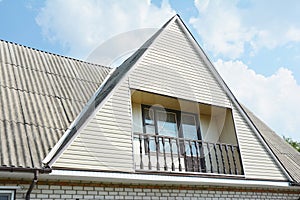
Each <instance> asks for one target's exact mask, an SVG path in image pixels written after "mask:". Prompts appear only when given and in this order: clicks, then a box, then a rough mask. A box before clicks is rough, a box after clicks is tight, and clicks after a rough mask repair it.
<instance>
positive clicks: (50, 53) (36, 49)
mask: <svg viewBox="0 0 300 200" xmlns="http://www.w3.org/2000/svg"><path fill="white" fill-rule="evenodd" d="M0 42H5V43H10V44H12V45H16V46H20V47H22V48H27V49H31V50H33V51H37V52H41V53H45V54H49V55H53V56H58V57H60V58H65V59H70V60H73V61H77V62H81V63H86V64H90V65H93V66H96V67H104V68H107V69H111V67H109V66H105V65H101V64H97V63H92V62H88V61H84V60H80V59H77V58H74V57H71V56H66V55H60V54H58V53H53V52H50V51H46V50H41V49H38V48H35V47H30V46H26V45H23V44H19V43H16V42H12V41H8V40H4V39H1V38H0Z"/></svg>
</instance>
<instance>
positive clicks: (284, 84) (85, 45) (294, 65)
mask: <svg viewBox="0 0 300 200" xmlns="http://www.w3.org/2000/svg"><path fill="white" fill-rule="evenodd" d="M270 3H271V4H272V6H270ZM299 10H300V2H299V1H296V0H287V1H284V2H283V1H280V0H274V1H271V0H270V1H254V0H240V1H239V0H232V1H221V0H212V1H210V0H195V1H192V0H186V1H175V0H169V1H166V0H164V1H161V0H153V1H149V0H145V1H142V0H129V1H117V0H110V1H108V0H103V1H102V0H101V1H100V0H99V1H97V0H86V1H79V0H73V1H70V0H65V1H62V0H61V1H59V0H51V1H50V0H49V1H47V0H45V1H37V0H36V1H34V0H28V1H16V0H0V25H1V29H0V38H1V39H3V40H7V41H12V42H16V43H19V44H23V45H26V46H30V47H34V48H37V49H40V50H44V51H49V52H53V53H57V54H61V55H66V56H70V57H74V58H78V59H83V60H84V59H85V58H86V57H87V56H88V55H89V54H90V53H91V52H92V51H93V49H95V48H96V47H97V46H99V45H100V44H101V43H103V42H105V41H107V40H108V39H110V38H112V37H113V36H116V35H118V34H121V33H123V32H126V31H131V30H135V29H141V28H159V27H160V26H161V25H163V24H164V23H165V22H166V21H167V20H168V19H169V18H170V17H172V16H173V15H174V14H176V13H178V14H179V15H180V16H181V18H182V19H183V21H184V22H185V24H186V25H187V27H188V28H189V29H190V30H191V32H192V34H193V35H194V36H195V38H196V39H197V41H198V43H199V44H200V45H201V46H202V48H203V49H204V50H205V52H206V53H207V54H208V56H209V58H210V59H211V60H212V62H213V63H214V65H215V66H216V68H217V69H218V71H219V73H220V74H221V75H222V77H223V78H224V79H225V81H226V83H227V84H228V85H229V87H230V88H231V90H232V91H233V92H234V94H235V95H236V96H237V97H238V99H239V100H240V101H241V102H242V103H243V104H245V105H246V106H247V107H249V108H250V109H251V110H253V111H254V113H256V114H257V115H258V116H259V117H260V118H261V119H263V121H265V122H266V123H267V124H268V125H269V126H271V127H272V128H273V129H274V130H275V131H276V132H277V133H279V134H280V135H285V136H288V137H292V138H294V139H297V140H298V141H300V128H299V124H300V114H299V113H300V108H299V107H300V106H298V103H299V102H300V20H299V19H300V12H299Z"/></svg>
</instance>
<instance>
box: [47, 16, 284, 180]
mask: <svg viewBox="0 0 300 200" xmlns="http://www.w3.org/2000/svg"><path fill="white" fill-rule="evenodd" d="M167 28H168V29H167V30H163V31H162V32H161V33H160V35H159V36H158V38H157V39H156V40H155V41H154V43H153V44H152V45H151V46H150V48H149V49H148V50H147V51H146V52H145V54H144V55H143V56H142V57H141V59H140V60H139V61H138V62H137V63H136V66H134V67H133V68H132V70H131V71H130V72H129V77H128V78H126V79H123V82H121V83H120V87H119V88H115V89H114V91H113V92H114V93H113V94H112V96H111V97H110V98H109V99H108V100H107V101H106V102H104V105H102V107H101V108H100V109H99V111H98V112H97V114H96V115H95V116H94V117H93V118H92V119H91V120H90V121H89V122H88V124H87V125H86V127H84V129H83V130H81V131H80V134H79V135H78V137H77V138H76V139H75V140H74V141H73V143H72V144H71V145H70V146H69V148H68V149H67V150H66V151H65V152H64V153H63V154H62V156H61V157H60V158H59V159H58V161H57V162H56V163H55V164H54V165H53V167H71V168H84V169H94V170H112V171H124V172H132V171H133V166H134V164H133V163H134V161H133V143H132V127H133V126H132V114H131V98H130V89H137V90H142V91H145V92H150V93H154V94H160V95H166V96H171V97H177V98H180V99H185V100H189V101H193V102H200V103H205V104H210V105H217V106H221V107H227V108H232V109H233V110H232V111H233V118H234V122H235V127H236V132H237V138H238V141H239V146H240V149H241V157H242V161H243V167H244V172H245V176H246V178H253V179H256V178H257V179H271V180H286V178H285V176H284V175H283V174H282V172H281V170H280V168H279V166H277V165H276V163H275V161H274V160H273V158H272V157H271V155H270V154H269V153H268V151H267V150H266V149H265V147H264V146H263V144H262V143H261V142H260V141H259V139H258V138H257V136H256V134H255V133H254V132H253V130H251V128H250V127H249V125H248V124H247V122H246V121H245V120H244V119H243V117H242V116H241V114H240V113H239V112H238V111H237V109H236V108H235V107H233V106H232V102H231V100H230V99H229V97H228V96H227V94H226V92H225V91H224V90H223V89H222V88H221V86H220V84H219V83H218V81H217V80H216V78H215V77H214V76H213V74H212V73H211V71H210V70H209V67H208V66H206V65H205V63H204V61H203V60H202V58H201V57H200V56H199V55H198V52H197V50H196V49H195V48H194V46H192V44H191V42H190V41H189V40H188V38H187V37H186V35H185V32H184V31H183V30H182V27H181V26H180V25H179V24H178V22H177V21H174V22H173V23H172V24H170V25H169V26H168V27H167ZM203 59H206V58H203ZM134 106H135V108H137V105H134ZM139 125H140V124H137V125H135V126H134V127H135V128H137V127H138V126H139ZM139 130H140V129H139Z"/></svg>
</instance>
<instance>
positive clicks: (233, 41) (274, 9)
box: [190, 0, 300, 59]
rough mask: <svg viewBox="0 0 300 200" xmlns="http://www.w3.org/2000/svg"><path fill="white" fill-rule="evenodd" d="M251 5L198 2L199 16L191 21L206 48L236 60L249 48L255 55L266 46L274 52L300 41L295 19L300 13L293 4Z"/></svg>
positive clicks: (209, 0) (216, 0)
mask: <svg viewBox="0 0 300 200" xmlns="http://www.w3.org/2000/svg"><path fill="white" fill-rule="evenodd" d="M247 2H248V4H249V5H246V6H244V7H243V6H241V5H240V4H241V3H244V2H243V1H238V0H234V1H221V0H215V1H211V0H205V1H201V0H195V6H196V7H197V9H198V11H199V15H198V16H197V17H193V18H191V19H190V23H191V24H192V25H193V27H194V28H195V29H196V30H197V32H198V34H199V35H200V37H201V38H202V40H203V42H204V46H205V48H206V49H208V50H210V51H212V52H213V53H214V54H215V55H223V56H225V57H228V58H231V59H236V58H239V57H240V56H241V55H242V54H243V53H244V52H245V50H246V48H247V47H248V48H250V51H251V53H253V52H254V53H255V52H257V51H258V50H259V49H261V48H264V47H265V48H268V49H273V48H276V47H278V46H280V45H284V44H287V43H288V42H300V38H299V31H300V23H299V22H298V21H295V19H294V18H295V13H298V11H297V10H295V9H293V4H292V3H289V4H288V5H289V7H288V6H287V5H284V3H282V2H280V1H274V2H272V6H271V7H270V6H269V5H268V4H269V2H267V3H266V2H265V1H251V0H249V1H247ZM295 5H299V2H298V4H297V2H295ZM265 8H268V9H265ZM289 12H290V13H294V14H293V15H292V14H289ZM278 13H281V14H278ZM283 13H285V14H283ZM296 18H297V17H296ZM290 27H293V28H290ZM297 27H299V28H297Z"/></svg>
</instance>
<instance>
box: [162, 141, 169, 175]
mask: <svg viewBox="0 0 300 200" xmlns="http://www.w3.org/2000/svg"><path fill="white" fill-rule="evenodd" d="M162 145H163V152H164V170H165V171H167V170H168V166H167V158H166V147H165V146H166V145H165V137H162Z"/></svg>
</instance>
